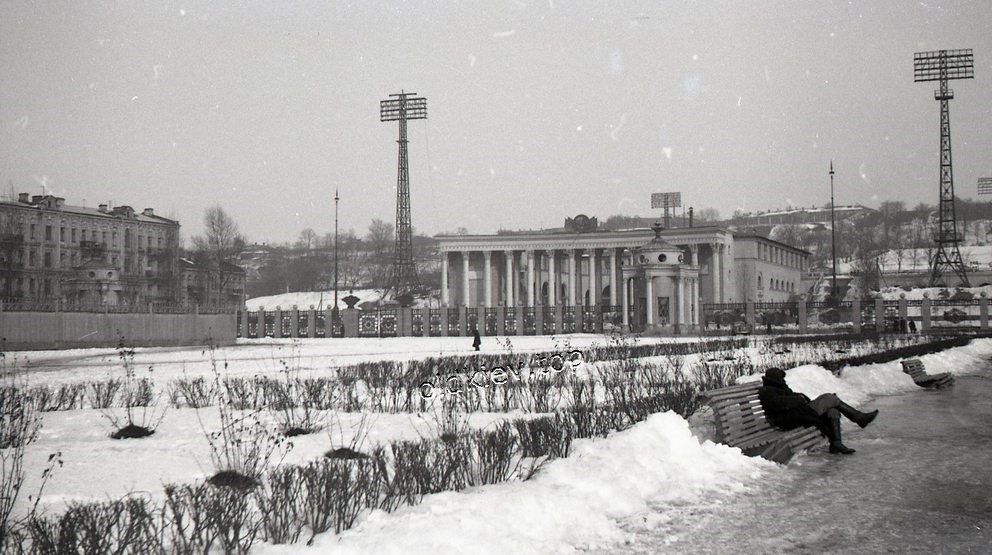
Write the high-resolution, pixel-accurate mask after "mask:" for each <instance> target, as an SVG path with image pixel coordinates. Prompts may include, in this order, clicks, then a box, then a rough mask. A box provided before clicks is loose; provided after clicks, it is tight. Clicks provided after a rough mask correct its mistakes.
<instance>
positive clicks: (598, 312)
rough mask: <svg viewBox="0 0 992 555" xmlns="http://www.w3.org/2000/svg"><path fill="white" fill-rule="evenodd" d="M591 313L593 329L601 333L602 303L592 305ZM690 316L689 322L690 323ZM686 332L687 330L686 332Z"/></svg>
mask: <svg viewBox="0 0 992 555" xmlns="http://www.w3.org/2000/svg"><path fill="white" fill-rule="evenodd" d="M592 314H593V328H592V329H593V331H594V332H596V333H603V307H602V305H598V304H597V305H595V306H593V307H592ZM691 318H692V317H691V316H690V323H691ZM686 329H687V330H688V327H687V328H686ZM686 333H688V331H687V332H686Z"/></svg>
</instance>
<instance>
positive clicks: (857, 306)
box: [851, 299, 861, 333]
mask: <svg viewBox="0 0 992 555" xmlns="http://www.w3.org/2000/svg"><path fill="white" fill-rule="evenodd" d="M851 323H852V324H854V333H861V299H854V300H853V301H851Z"/></svg>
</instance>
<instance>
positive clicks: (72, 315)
mask: <svg viewBox="0 0 992 555" xmlns="http://www.w3.org/2000/svg"><path fill="white" fill-rule="evenodd" d="M23 308H24V307H19V309H16V310H5V309H4V305H3V304H2V303H0V338H4V342H3V348H4V349H6V350H29V349H66V348H74V347H115V346H117V345H118V343H119V342H120V341H121V339H122V338H123V339H124V342H125V343H126V344H127V345H129V346H130V345H134V346H143V347H163V346H183V345H207V344H216V345H229V344H232V343H234V340H235V337H236V333H237V324H236V322H237V315H236V313H235V312H228V313H219V314H218V313H214V314H201V313H198V311H196V310H192V311H189V312H187V311H182V312H180V311H174V312H171V313H164V314H163V313H158V312H152V311H151V310H146V311H144V312H138V311H133V312H112V311H111V310H110V308H105V309H103V310H100V309H98V308H92V309H87V310H80V309H79V307H72V306H71V305H66V306H60V305H58V304H54V305H52V307H50V308H49V309H46V310H37V309H36V310H23Z"/></svg>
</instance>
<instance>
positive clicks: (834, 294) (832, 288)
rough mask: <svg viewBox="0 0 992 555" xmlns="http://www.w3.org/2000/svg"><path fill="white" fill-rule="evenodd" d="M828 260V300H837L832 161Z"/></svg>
mask: <svg viewBox="0 0 992 555" xmlns="http://www.w3.org/2000/svg"><path fill="white" fill-rule="evenodd" d="M830 259H831V261H832V262H833V271H834V273H833V278H832V280H831V283H830V300H832V301H835V300H837V222H836V221H835V220H834V161H833V160H831V161H830Z"/></svg>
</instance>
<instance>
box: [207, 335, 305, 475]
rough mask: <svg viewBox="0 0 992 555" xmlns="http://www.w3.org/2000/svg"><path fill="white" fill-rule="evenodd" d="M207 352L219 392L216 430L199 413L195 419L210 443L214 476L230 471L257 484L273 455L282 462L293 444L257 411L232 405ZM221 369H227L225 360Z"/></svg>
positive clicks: (233, 403) (214, 364) (217, 370)
mask: <svg viewBox="0 0 992 555" xmlns="http://www.w3.org/2000/svg"><path fill="white" fill-rule="evenodd" d="M210 353H211V354H210V357H211V366H212V368H213V380H214V388H215V390H216V391H218V392H219V394H218V399H217V411H218V413H219V415H220V429H219V430H214V431H207V430H206V428H205V427H204V425H203V420H202V419H200V415H199V412H197V421H198V422H199V424H200V429H201V430H202V431H203V434H204V436H206V438H207V443H208V444H209V445H210V459H211V461H212V462H213V465H214V468H215V469H216V470H217V474H216V475H215V477H218V476H223V475H225V473H234V474H237V475H239V476H241V477H243V478H246V479H247V480H250V481H253V482H255V483H259V480H260V479H261V477H262V474H263V473H264V472H265V471H266V470H267V469H268V468H269V465H270V463H271V462H272V460H273V458H277V461H282V459H283V458H284V457H285V456H286V454H287V453H288V452H289V450H290V449H292V447H293V444H292V443H291V442H289V441H287V440H286V438H285V436H283V435H282V434H281V433H279V431H278V430H277V429H273V428H272V427H271V426H269V425H268V424H267V423H266V422H265V421H263V420H262V418H261V411H260V410H251V411H240V410H238V409H237V408H236V406H240V405H236V404H235V402H234V401H232V400H231V398H230V397H229V394H228V392H229V391H230V390H229V389H227V388H224V387H221V375H220V369H219V368H218V367H217V362H216V360H215V359H214V354H213V353H214V350H213V348H211V351H210ZM224 368H225V369H226V368H227V364H226V363H225V364H224ZM228 381H229V380H224V383H228Z"/></svg>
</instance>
